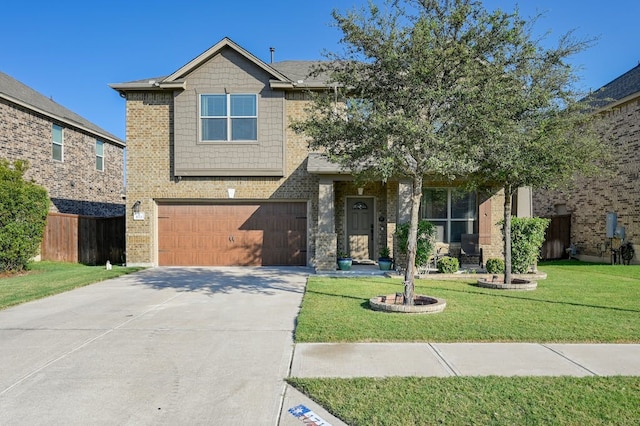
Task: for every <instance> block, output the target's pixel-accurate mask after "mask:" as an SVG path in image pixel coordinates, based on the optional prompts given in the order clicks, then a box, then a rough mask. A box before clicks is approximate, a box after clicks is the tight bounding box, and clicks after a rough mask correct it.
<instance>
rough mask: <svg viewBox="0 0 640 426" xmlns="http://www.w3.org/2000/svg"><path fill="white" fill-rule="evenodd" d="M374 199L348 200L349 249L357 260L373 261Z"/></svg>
mask: <svg viewBox="0 0 640 426" xmlns="http://www.w3.org/2000/svg"><path fill="white" fill-rule="evenodd" d="M373 210H374V206H373V198H348V199H347V246H348V247H347V248H348V250H349V254H350V255H351V257H352V258H354V259H356V260H369V259H373V226H374V224H373V213H374V212H373Z"/></svg>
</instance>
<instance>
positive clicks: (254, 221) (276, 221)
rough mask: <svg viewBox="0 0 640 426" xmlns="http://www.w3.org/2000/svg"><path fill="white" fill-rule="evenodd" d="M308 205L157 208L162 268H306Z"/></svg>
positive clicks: (176, 206) (159, 256)
mask: <svg viewBox="0 0 640 426" xmlns="http://www.w3.org/2000/svg"><path fill="white" fill-rule="evenodd" d="M306 226H307V221H306V203H300V202H297V203H284V202H283V203H264V204H259V205H258V204H252V205H242V204H233V205H204V204H202V205H191V206H188V205H170V204H161V205H159V206H158V236H159V238H158V261H159V264H160V265H163V266H170V265H175V266H189V265H192V266H233V265H247V266H259V265H306V244H307V242H306Z"/></svg>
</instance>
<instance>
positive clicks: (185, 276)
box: [130, 267, 313, 295]
mask: <svg viewBox="0 0 640 426" xmlns="http://www.w3.org/2000/svg"><path fill="white" fill-rule="evenodd" d="M312 273H313V271H312V269H310V268H304V267H215V268H213V267H211V268H208V267H203V268H198V267H158V268H153V269H147V270H145V271H142V272H139V273H136V274H133V275H131V276H130V277H131V278H132V282H133V284H134V285H140V286H146V287H150V288H154V289H165V288H172V289H176V290H177V291H186V292H201V293H208V294H211V295H213V294H229V293H235V292H238V291H239V292H242V293H248V294H264V295H275V294H277V292H280V291H285V292H292V293H304V286H301V285H300V279H301V278H306V277H308V276H309V275H310V274H312Z"/></svg>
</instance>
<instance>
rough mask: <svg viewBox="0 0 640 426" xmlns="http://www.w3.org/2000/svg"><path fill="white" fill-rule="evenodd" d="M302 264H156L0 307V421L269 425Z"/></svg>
mask: <svg viewBox="0 0 640 426" xmlns="http://www.w3.org/2000/svg"><path fill="white" fill-rule="evenodd" d="M308 273H309V270H308V269H305V268H155V269H149V270H146V271H142V272H139V273H136V274H132V275H127V276H123V277H120V278H117V279H113V280H109V281H105V282H102V283H98V284H94V285H91V286H87V287H83V288H80V289H77V290H73V291H70V292H67V293H63V294H59V295H56V296H52V297H48V298H46V299H41V300H38V301H35V302H31V303H27V304H23V305H20V306H16V307H13V308H10V309H5V310H3V311H0V424H2V425H45V424H46V425H86V424H105V425H107V424H109V425H111V424H118V425H134V424H135V425H139V424H153V425H157V424H166V425H178V424H210V425H214V424H215V425H232V424H252V425H263V424H264V425H274V424H276V422H277V418H278V415H279V412H280V405H281V401H282V396H283V393H284V389H285V384H284V382H283V378H284V377H287V375H288V371H289V366H290V363H291V354H292V348H293V336H292V334H293V329H294V323H295V318H296V316H297V314H298V310H299V307H300V303H301V300H302V295H303V292H304V286H305V283H306V277H307V275H308Z"/></svg>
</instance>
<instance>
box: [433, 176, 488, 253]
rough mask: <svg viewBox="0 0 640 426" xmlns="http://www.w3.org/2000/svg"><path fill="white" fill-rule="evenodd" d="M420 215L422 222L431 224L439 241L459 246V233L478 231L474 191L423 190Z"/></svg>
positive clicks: (454, 189)
mask: <svg viewBox="0 0 640 426" xmlns="http://www.w3.org/2000/svg"><path fill="white" fill-rule="evenodd" d="M421 212H422V218H423V219H427V220H428V221H429V222H431V223H433V224H434V225H435V228H436V240H437V241H439V242H443V243H459V242H460V241H461V235H462V234H473V233H476V232H477V229H478V214H477V212H478V205H477V197H476V193H475V192H467V191H464V190H462V189H459V188H425V189H424V190H423V195H422V206H421Z"/></svg>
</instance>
